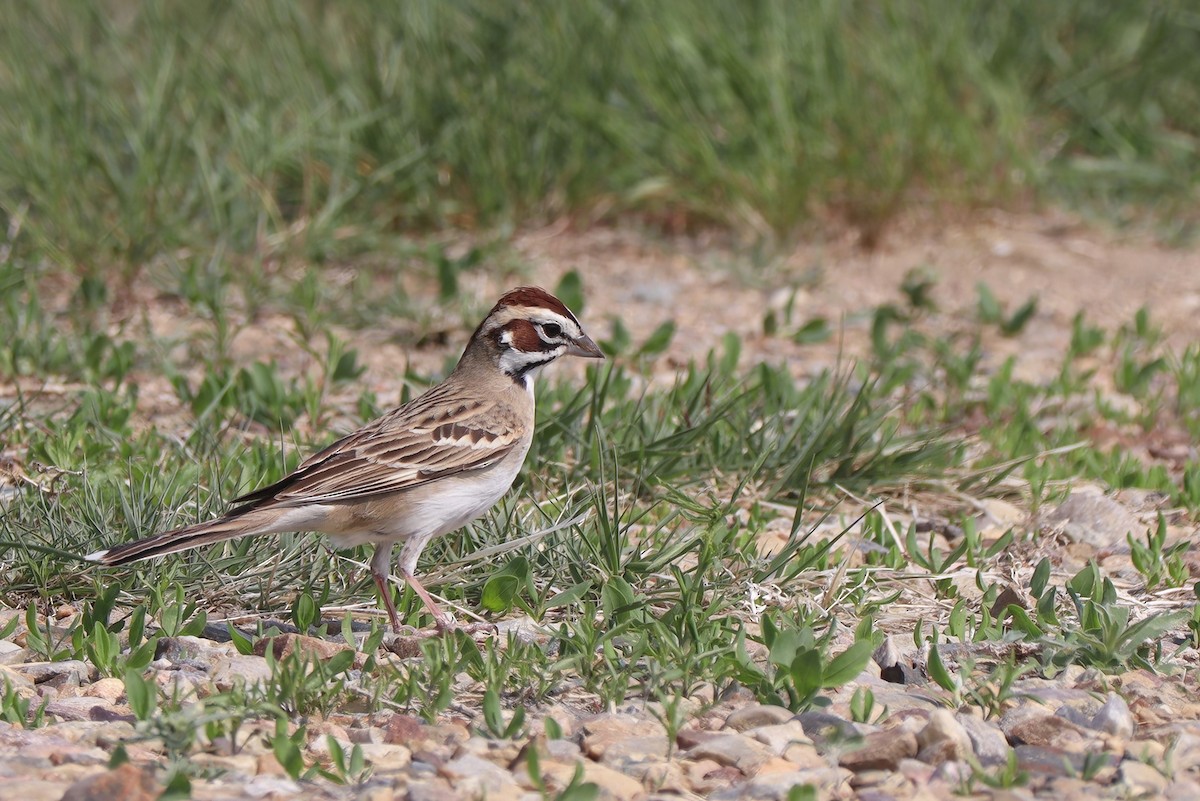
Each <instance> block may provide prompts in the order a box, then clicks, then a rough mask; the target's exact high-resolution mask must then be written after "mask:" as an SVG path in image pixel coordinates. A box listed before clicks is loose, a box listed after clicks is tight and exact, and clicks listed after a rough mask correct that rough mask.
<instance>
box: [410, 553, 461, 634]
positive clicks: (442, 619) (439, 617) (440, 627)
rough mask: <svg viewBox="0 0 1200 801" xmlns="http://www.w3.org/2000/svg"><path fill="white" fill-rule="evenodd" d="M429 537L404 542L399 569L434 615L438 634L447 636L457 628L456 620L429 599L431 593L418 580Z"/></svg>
mask: <svg viewBox="0 0 1200 801" xmlns="http://www.w3.org/2000/svg"><path fill="white" fill-rule="evenodd" d="M429 539H430V538H429V537H409V538H408V539H406V540H405V541H404V547H403V548H401V549H400V559H399V560H398V562H397V565H396V566H397V567H398V568H400V575H401V576H403V577H404V581H405V582H406V583H407V584H408V586H410V587H412V590H413V592H415V593H416V594H417V597H418V598H420V599H421V603H423V604H425V608H426V609H428V610H429V614H431V615H433V624H434V626H436V627H437V632H438V634H445V633H446V632H448V631H453V630H454V628H455V625H454V619H453V618H452V617H450V616H449V615H447V614H446V613H445V612H443V611H442V608H441V607H440V606H438V605H437V604H435V603H434V602H433V598H431V597H429V593H428V592H427V591H426V589H425V587H424V586H423V585H422V584H421V582H420V581H418V580H417V576H416V572H417V558H418V557H420V555H421V551H423V550H424V549H425V546H426V545H427V544H428V543H429Z"/></svg>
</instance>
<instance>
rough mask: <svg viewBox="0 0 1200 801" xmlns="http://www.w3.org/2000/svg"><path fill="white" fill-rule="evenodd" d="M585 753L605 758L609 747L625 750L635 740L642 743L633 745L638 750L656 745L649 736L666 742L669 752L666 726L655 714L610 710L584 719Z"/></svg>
mask: <svg viewBox="0 0 1200 801" xmlns="http://www.w3.org/2000/svg"><path fill="white" fill-rule="evenodd" d="M582 732H583V739H582V742H581V745H582V748H583V752H584V753H585V754H586V755H587V756H589V757H590V758H592V759H595V760H602V759H604V755H605V753H606V752H607V751H608V749H609V748H617V749H625V748H626V747H627V744H628V743H629V741H631V740H637V741H638V742H639V743H641V745H634V746H632V748H633V750H634V751H636V750H638V749H641V748H653V746H652V745H650V744H649V742H648V740H646V739H645V738H657V739H659V740H662V741H663V744H664V745H663V748H662V753H663V754H664V755H665V754H666V745H665V744H666V735H667V732H666V729H664V728H663V725H662V724H661V723H659V722H658V721H657V720H655V719H654V718H652V717H649V716H641V715H621V714H616V713H609V714H603V715H596V716H595V717H592V718H588V719H587V720H585V721H583V722H582Z"/></svg>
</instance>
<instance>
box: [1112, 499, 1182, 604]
mask: <svg viewBox="0 0 1200 801" xmlns="http://www.w3.org/2000/svg"><path fill="white" fill-rule="evenodd" d="M1125 539H1126V541H1127V542H1128V543H1129V558H1130V561H1132V562H1133V566H1134V568H1136V569H1137V571H1138V573H1141V574H1142V578H1144V579H1145V580H1146V589H1147V590H1153V589H1155V588H1156V587H1158V586H1159V585H1160V584H1166V585H1167V586H1169V587H1180V586H1182V585H1183V584H1184V582H1186V581H1187V579H1188V577H1189V572H1188V568H1187V565H1186V564H1185V563H1184V561H1183V556H1182V554H1183V553H1184V552H1185V551H1187V549H1188V547H1189V546H1190V543H1188V542H1187V541H1186V540H1182V541H1180V542H1177V543H1175V544H1174V545H1171V546H1167V520H1166V518H1165V517H1163V516H1162V514H1159V516H1158V525H1157V526H1156V527H1155V529H1154V531H1147V532H1146V541H1145V542H1142V541H1141V540H1139V539H1138V538H1136V537H1134V536H1133V533H1132V532H1129V533H1127V534H1126V535H1125Z"/></svg>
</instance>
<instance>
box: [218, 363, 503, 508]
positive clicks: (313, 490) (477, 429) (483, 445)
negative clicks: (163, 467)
mask: <svg viewBox="0 0 1200 801" xmlns="http://www.w3.org/2000/svg"><path fill="white" fill-rule="evenodd" d="M518 422H519V420H518V416H517V414H516V412H515V411H512V410H509V409H507V408H506V407H504V406H503V405H501V404H500V402H499V401H498V400H497V399H496V398H494V397H492V398H479V397H478V396H476V395H474V394H472V395H471V396H469V397H468V396H467V395H466V393H464V392H463V391H462V390H461V389H459V388H456V387H452V386H447V385H445V384H442V385H439V386H437V387H435V388H434V389H432V390H430V391H429V392H427V393H425V394H424V395H421V396H420V397H418V398H416V399H414V400H413V401H411V402H409V403H408V404H406V405H404V406H401V407H400V408H399V409H396V410H394V411H392V412H390V413H388V414H386V415H384V416H383V417H381V418H379V419H378V420H376V421H374V422H372V423H369V424H368V425H366V426H364V427H363V428H361V429H359V430H358V431H355V432H354V433H352V434H350V435H348V436H345V437H343V438H342V439H340V440H338V441H337V442H335V443H333V444H332V445H330V446H329V447H327V448H325V449H324V450H322V451H319V452H318V453H316V454H314V455H313V456H310V457H309V458H308V459H305V460H304V462H302V463H301V464H300V466H299V467H298V468H297V469H296V471H295V472H293V473H291V474H290V475H288V476H287V477H285V478H283V479H282V480H280V481H278V482H276V483H275V484H272V485H270V486H267V487H263V488H262V489H259V490H255V491H254V492H252V493H250V494H248V495H244V496H242V497H241V498H238V499H237V500H235V501H234V503H237V504H241V505H247V504H255V505H258V504H267V503H269V504H286V505H293V504H296V503H328V502H337V501H347V500H353V499H357V498H365V497H369V496H372V495H382V494H387V493H391V492H399V491H402V490H406V489H410V488H412V487H416V486H419V485H421V484H426V483H428V482H430V481H435V480H437V479H439V478H444V477H446V476H450V475H456V474H458V473H463V472H467V471H470V470H479V469H482V468H485V467H488V466H490V465H493V464H495V463H496V462H498V461H500V460H501V459H503V458H504V457H505V456H506V455H508V453H509V452H510V451H511V450H512V449H513V448H514V447H515V446H516V445H517V443H518V441H519V440H520V438H521V433H520V426H519V425H518Z"/></svg>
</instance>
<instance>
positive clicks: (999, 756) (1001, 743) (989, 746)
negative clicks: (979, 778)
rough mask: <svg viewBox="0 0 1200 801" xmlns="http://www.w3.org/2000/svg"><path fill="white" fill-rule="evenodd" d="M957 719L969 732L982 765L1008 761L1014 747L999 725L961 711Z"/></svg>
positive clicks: (972, 747) (973, 749)
mask: <svg viewBox="0 0 1200 801" xmlns="http://www.w3.org/2000/svg"><path fill="white" fill-rule="evenodd" d="M956 719H957V721H958V724H959V725H960V726H962V727H963V730H964V731H965V732H966V733H967V737H968V738H970V740H971V750H972V751H973V752H974V754H975V758H976V759H978V760H979V764H980V765H984V766H985V767H986V766H991V765H1004V764H1007V763H1008V755H1009V754H1010V753H1011V752H1012V747H1011V746H1010V745H1009V744H1008V740H1007V739H1006V738H1005V736H1004V732H1002V731H1001V730H1000V727H999V726H997V725H996V724H994V723H991V722H989V721H985V720H981V719H979V718H977V717H974V716H972V715H965V714H963V713H961V712H960V713H959V714H958V715H957V716H956Z"/></svg>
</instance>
